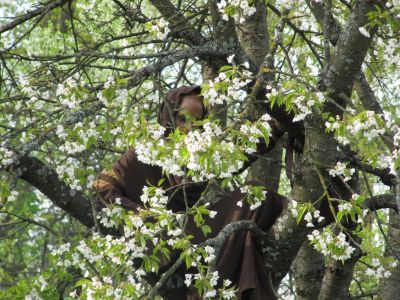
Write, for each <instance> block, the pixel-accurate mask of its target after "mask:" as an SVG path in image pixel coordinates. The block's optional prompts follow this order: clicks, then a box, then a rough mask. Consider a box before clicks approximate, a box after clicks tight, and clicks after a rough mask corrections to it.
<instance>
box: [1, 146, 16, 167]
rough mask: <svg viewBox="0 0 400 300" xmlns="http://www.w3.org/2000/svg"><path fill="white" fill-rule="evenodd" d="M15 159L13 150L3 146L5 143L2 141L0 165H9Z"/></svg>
mask: <svg viewBox="0 0 400 300" xmlns="http://www.w3.org/2000/svg"><path fill="white" fill-rule="evenodd" d="M14 160H15V155H14V152H13V151H11V150H9V149H8V148H7V147H5V143H4V142H2V145H1V146H0V165H1V166H3V167H7V166H9V165H11V164H12V163H13V162H14Z"/></svg>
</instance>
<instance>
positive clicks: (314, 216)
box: [304, 209, 325, 227]
mask: <svg viewBox="0 0 400 300" xmlns="http://www.w3.org/2000/svg"><path fill="white" fill-rule="evenodd" d="M304 220H305V221H306V222H307V224H306V226H307V227H314V222H317V223H322V222H323V221H324V220H325V217H324V216H321V212H320V211H319V210H318V209H315V210H314V212H310V211H309V212H307V213H306V214H305V215H304Z"/></svg>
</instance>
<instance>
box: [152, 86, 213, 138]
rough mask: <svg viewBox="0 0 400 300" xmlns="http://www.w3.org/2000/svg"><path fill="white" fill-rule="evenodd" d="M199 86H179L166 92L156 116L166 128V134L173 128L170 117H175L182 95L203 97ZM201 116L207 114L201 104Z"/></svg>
mask: <svg viewBox="0 0 400 300" xmlns="http://www.w3.org/2000/svg"><path fill="white" fill-rule="evenodd" d="M200 93H201V87H200V86H197V85H195V86H186V85H185V86H181V87H179V88H176V89H172V90H170V91H169V92H168V94H167V98H166V99H165V101H164V102H163V103H161V105H160V109H159V112H158V116H157V121H158V123H160V124H161V125H162V126H164V127H166V128H167V131H166V134H168V133H169V132H170V131H171V130H172V129H173V124H172V123H173V122H172V119H173V118H175V115H176V113H177V111H178V109H179V106H180V104H181V102H182V99H183V97H184V96H187V95H192V94H193V95H199V97H201V98H202V97H203V96H201V95H200ZM203 109H204V110H203V111H204V114H203V118H204V117H205V116H206V115H207V109H206V107H205V106H204V105H203Z"/></svg>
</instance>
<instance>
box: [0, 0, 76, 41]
mask: <svg viewBox="0 0 400 300" xmlns="http://www.w3.org/2000/svg"><path fill="white" fill-rule="evenodd" d="M67 2H68V0H57V1H49V2H47V3H46V4H43V6H42V7H40V8H37V9H35V10H31V11H29V12H27V13H26V14H24V15H22V16H18V17H16V18H14V20H13V21H12V22H10V23H8V24H6V25H3V26H2V27H0V34H1V33H3V32H6V31H8V30H11V29H13V28H15V27H17V26H18V25H20V24H22V23H24V22H26V21H28V20H30V19H32V18H34V17H36V16H39V15H41V14H43V13H48V12H50V11H51V10H53V9H55V8H57V7H59V6H63V5H64V4H65V3H67Z"/></svg>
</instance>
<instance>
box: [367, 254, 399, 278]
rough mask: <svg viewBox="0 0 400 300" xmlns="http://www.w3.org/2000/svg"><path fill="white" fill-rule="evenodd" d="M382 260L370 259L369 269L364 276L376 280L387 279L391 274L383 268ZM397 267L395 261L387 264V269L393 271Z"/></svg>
mask: <svg viewBox="0 0 400 300" xmlns="http://www.w3.org/2000/svg"><path fill="white" fill-rule="evenodd" d="M381 260H382V259H379V258H372V259H371V264H370V267H368V268H367V270H366V271H365V275H367V276H371V277H375V278H377V279H381V278H389V277H390V276H391V275H392V272H391V271H390V270H388V269H387V268H385V267H384V265H383V262H382V261H381ZM396 267H397V261H392V262H391V263H389V265H388V268H389V269H394V268H396Z"/></svg>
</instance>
